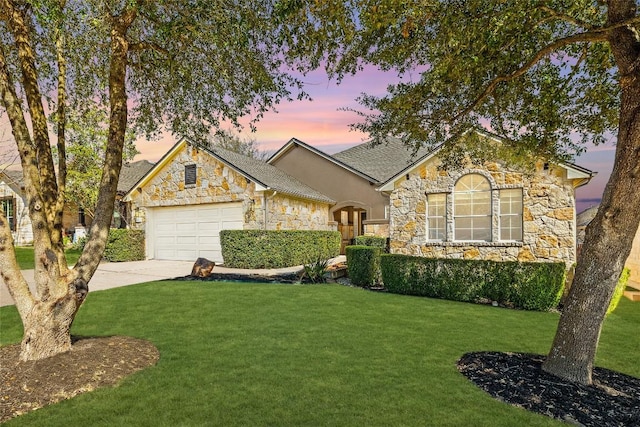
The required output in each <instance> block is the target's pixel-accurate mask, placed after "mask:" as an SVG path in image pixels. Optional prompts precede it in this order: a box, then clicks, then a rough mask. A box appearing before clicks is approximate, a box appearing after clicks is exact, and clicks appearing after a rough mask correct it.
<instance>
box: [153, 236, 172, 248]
mask: <svg viewBox="0 0 640 427" xmlns="http://www.w3.org/2000/svg"><path fill="white" fill-rule="evenodd" d="M156 243H157V244H158V245H161V246H167V245H173V244H175V243H176V236H156Z"/></svg>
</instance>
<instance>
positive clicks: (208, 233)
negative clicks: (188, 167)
mask: <svg viewBox="0 0 640 427" xmlns="http://www.w3.org/2000/svg"><path fill="white" fill-rule="evenodd" d="M152 211H153V214H152V215H153V221H151V224H152V229H151V230H149V232H150V233H153V236H150V238H151V239H152V240H153V242H154V247H153V252H154V258H156V259H170V260H184V261H192V260H195V259H196V258H198V257H203V258H207V259H209V260H212V261H215V262H218V263H219V262H222V251H221V248H220V230H223V229H228V230H237V229H242V228H243V225H244V223H243V221H242V218H243V213H242V203H220V204H210V205H194V206H175V207H163V208H154V209H153V210H152Z"/></svg>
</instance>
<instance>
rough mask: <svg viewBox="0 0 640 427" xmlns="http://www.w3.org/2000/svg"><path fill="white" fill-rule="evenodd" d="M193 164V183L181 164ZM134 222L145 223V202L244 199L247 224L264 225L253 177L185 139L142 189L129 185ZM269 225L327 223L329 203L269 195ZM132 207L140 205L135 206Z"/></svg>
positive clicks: (317, 226) (314, 227)
mask: <svg viewBox="0 0 640 427" xmlns="http://www.w3.org/2000/svg"><path fill="white" fill-rule="evenodd" d="M194 163H195V164H197V165H198V167H197V169H196V171H197V177H196V183H195V184H194V185H185V184H184V168H185V166H186V165H191V164H194ZM131 194H132V203H131V209H132V212H134V213H133V217H134V219H133V221H132V225H131V227H132V228H137V229H143V228H144V225H145V219H146V211H145V209H144V208H150V207H159V206H185V205H197V204H203V203H224V202H242V204H243V212H244V228H245V229H262V228H264V218H265V216H264V197H263V194H262V192H256V191H255V183H253V182H251V181H249V180H248V179H247V178H245V177H244V176H242V175H241V174H239V173H238V172H236V171H235V170H233V169H231V168H230V167H228V166H226V165H225V164H224V163H222V162H220V161H218V160H217V159H215V158H214V157H212V156H211V155H210V154H208V153H207V152H204V151H202V150H199V149H197V148H195V147H192V146H190V145H186V146H185V147H184V148H183V149H182V150H180V151H179V152H178V153H177V154H176V156H175V157H174V158H173V160H172V161H171V162H170V163H169V164H168V165H166V166H165V168H164V169H163V170H161V171H159V172H158V173H157V174H156V175H155V176H154V177H153V179H152V180H151V181H150V182H148V183H147V184H146V185H145V186H144V188H142V192H138V191H133V192H132V193H131ZM267 199H268V200H267V207H268V212H267V226H268V229H282V230H291V229H293V230H295V229H303V230H326V229H329V225H328V220H329V218H328V216H329V208H328V205H327V204H325V203H320V202H313V201H308V200H302V199H298V198H293V197H289V196H287V195H282V194H276V195H275V196H267ZM136 208H143V209H140V210H138V211H137V213H136Z"/></svg>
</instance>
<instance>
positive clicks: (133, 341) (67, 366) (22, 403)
mask: <svg viewBox="0 0 640 427" xmlns="http://www.w3.org/2000/svg"><path fill="white" fill-rule="evenodd" d="M19 353H20V344H14V345H8V346H5V347H0V390H1V392H0V423H1V422H4V421H6V420H8V419H10V418H13V417H16V416H18V415H22V414H24V413H26V412H29V411H33V410H34V409H38V408H41V407H43V406H45V405H50V404H52V403H56V402H59V401H61V400H64V399H70V398H72V397H73V396H76V395H78V394H80V393H86V392H88V391H92V390H95V389H97V388H100V387H106V386H111V385H114V384H117V383H118V382H119V381H120V380H121V379H122V378H124V377H126V376H128V375H131V374H133V373H134V372H137V371H140V370H142V369H144V368H146V367H148V366H152V365H155V364H156V362H157V361H158V358H159V357H160V353H159V352H158V349H157V348H156V347H155V346H154V345H153V344H152V343H150V342H149V341H144V340H140V339H137V338H131V337H122V336H114V337H102V338H79V339H77V340H76V341H75V342H74V344H73V346H72V348H71V351H68V352H66V353H61V354H58V355H56V356H53V357H50V358H48V359H43V360H36V361H30V362H20V361H19V359H18V355H19Z"/></svg>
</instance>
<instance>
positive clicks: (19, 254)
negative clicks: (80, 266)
mask: <svg viewBox="0 0 640 427" xmlns="http://www.w3.org/2000/svg"><path fill="white" fill-rule="evenodd" d="M15 249H16V258H17V260H18V265H19V266H20V269H21V270H32V269H33V268H34V263H33V247H31V246H18V247H16V248H15ZM65 253H66V254H67V262H68V263H69V265H73V264H75V263H76V261H77V260H78V258H79V257H80V254H81V251H80V250H77V249H67V250H66V251H65Z"/></svg>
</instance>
